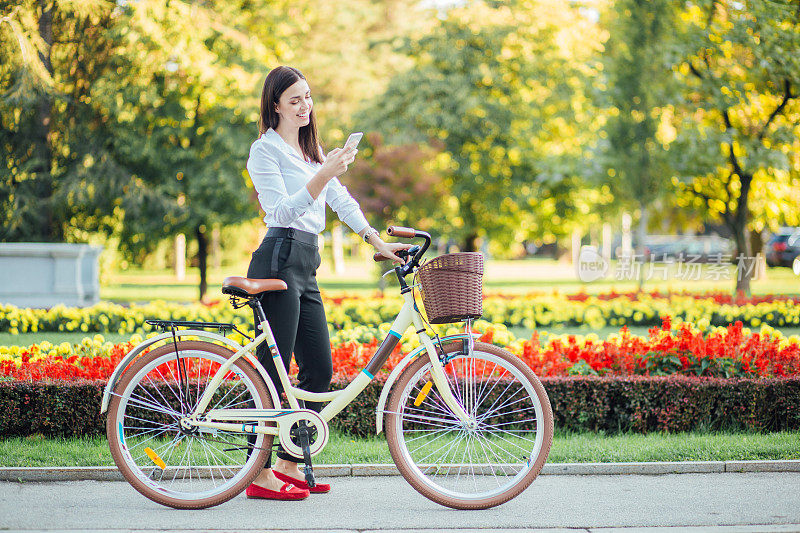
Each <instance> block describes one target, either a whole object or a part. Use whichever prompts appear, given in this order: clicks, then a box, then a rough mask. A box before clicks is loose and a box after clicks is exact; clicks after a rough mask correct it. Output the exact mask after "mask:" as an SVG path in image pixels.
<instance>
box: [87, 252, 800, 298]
mask: <svg viewBox="0 0 800 533" xmlns="http://www.w3.org/2000/svg"><path fill="white" fill-rule="evenodd" d="M344 265H345V267H344V270H343V271H342V272H340V273H336V272H333V270H332V262H331V261H329V260H324V261H323V263H322V266H321V267H320V268H319V270H318V271H317V279H318V282H319V285H320V288H321V289H322V291H323V292H325V293H329V294H332V295H339V294H359V295H365V296H368V295H370V294H374V293H375V292H376V291H377V290H378V275H379V273H380V272H382V271H385V270H388V269H389V264H388V263H382V264H380V265H377V264H374V263H373V262H372V261H371V260H366V259H364V260H362V259H353V258H348V259H346V260H345V263H344ZM699 266H700V268H699V269H697V271H691V272H687V271H684V272H678V270H677V267H676V266H675V265H663V264H655V265H654V266H653V267H652V272H651V271H650V270H651V269H650V267H649V266H648V264H645V265H644V267H643V269H642V272H643V277H644V278H645V284H644V288H645V290H648V291H653V290H658V291H660V292H667V291H670V292H680V291H684V290H685V291H692V292H705V291H719V292H723V293H733V291H734V287H735V285H736V275H737V274H736V270H735V266H734V265H724V266H720V265H707V264H706V265H699ZM618 268H622V267H620V266H618V265H617V263H616V262H612V264H611V266H610V268H609V275H608V277H607V278H606V279H603V280H598V281H592V282H583V281H580V279H579V278H578V276H577V274H576V272H575V268H574V267H573V266H572V265H570V264H569V263H560V262H557V261H555V260H552V259H538V258H537V259H520V260H514V261H495V260H489V261H487V262H486V266H485V274H484V280H483V282H484V292H486V293H512V294H524V293H529V292H547V293H552V292H558V293H561V294H572V293H577V292H585V293H587V294H598V293H605V292H610V291H612V290H614V291H617V292H629V291H635V290H636V289H637V288H638V282H637V281H635V280H631V279H624V277H625V276H624V275H623V271H621V270H618ZM246 272H247V264H246V263H242V264H240V265H235V266H227V267H222V268H218V269H209V273H208V294H207V298H209V299H212V300H214V299H221V298H223V295H222V293H221V292H220V288H221V287H222V281H223V280H224V279H225V278H226V277H227V276H243V275H245V274H246ZM665 276H666V279H664V277H665ZM617 278H619V279H617ZM385 280H386V289H385V290H386V293H388V294H389V295H391V294H394V293H396V292H398V291H397V282H396V281H395V280H394V279H393V277H392V276H387V277H386V278H385ZM199 283H200V276H199V272H198V269H196V268H189V269H188V270H187V272H186V277H185V279H184V280H183V281H178V280H177V278H176V276H175V273H174V272H171V271H168V270H161V271H146V270H137V269H131V270H128V271H124V272H118V273H115V274H113V275H111V276H110V277H109V280H108V282H107V283H106V284H105V285H103V286H102V287H101V289H100V295H101V297H102V298H103V299H104V300H111V301H116V302H134V301H149V300H156V299H159V300H171V301H184V302H190V301H197V299H198V297H199V290H198V285H199ZM751 289H752V294H754V295H763V294H790V295H796V296H798V295H800V277H798V276H796V275H795V274H794V272H792V270H791V269H790V268H785V267H775V268H769V269H767V274H766V276H765V277H764V278H762V279H757V280H753V281H752V282H751Z"/></svg>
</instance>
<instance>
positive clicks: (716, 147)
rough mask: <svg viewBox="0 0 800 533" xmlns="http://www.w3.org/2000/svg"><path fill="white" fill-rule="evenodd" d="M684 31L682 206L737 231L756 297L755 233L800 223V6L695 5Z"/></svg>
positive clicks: (758, 0)
mask: <svg viewBox="0 0 800 533" xmlns="http://www.w3.org/2000/svg"><path fill="white" fill-rule="evenodd" d="M681 22H682V27H681V30H680V32H679V33H678V35H677V36H676V38H675V39H674V40H673V41H672V45H673V46H672V49H673V52H674V53H675V57H676V67H675V69H676V71H677V76H678V78H679V80H680V81H681V83H682V84H683V87H682V89H683V90H682V93H681V98H680V99H679V100H678V101H677V102H676V104H675V109H674V110H673V111H672V113H674V115H675V122H676V124H677V138H676V139H675V140H674V142H673V143H672V144H671V146H670V154H672V155H674V157H673V158H672V164H673V166H674V168H675V169H676V174H677V178H676V179H675V184H676V186H677V187H678V189H679V191H680V192H681V193H682V195H683V199H682V201H683V205H685V206H693V207H695V208H698V209H701V210H702V211H703V212H704V213H705V214H706V216H707V217H708V218H710V219H712V220H714V219H715V220H721V221H722V222H723V223H724V224H725V226H726V227H727V228H729V230H730V231H731V233H732V234H733V236H734V239H735V242H736V246H737V252H738V254H739V255H740V256H742V258H741V259H740V260H738V261H737V263H738V266H739V275H738V276H737V284H736V290H737V291H743V292H745V293H749V292H750V279H751V277H752V274H753V271H754V261H753V260H752V259H751V257H752V255H753V250H752V249H751V245H750V240H749V239H748V238H747V229H748V227H749V226H750V225H751V223H752V222H753V221H756V222H760V224H762V225H763V224H764V222H765V219H773V222H772V224H773V225H776V223H777V222H778V221H779V220H780V219H781V218H785V219H791V218H794V219H796V210H797V206H796V203H795V204H792V203H791V202H792V198H794V199H795V200H796V198H797V192H796V184H797V182H796V181H794V180H795V179H796V177H797V175H798V168H800V162H799V161H798V157H797V153H798V141H797V139H798V137H799V136H800V103H799V102H798V95H800V2H798V1H797V0H766V1H763V0H755V1H736V2H734V1H723V0H714V1H706V2H690V3H688V4H687V7H686V9H685V10H684V12H683V13H682V15H681ZM756 209H757V210H758V211H756ZM792 213H794V214H792Z"/></svg>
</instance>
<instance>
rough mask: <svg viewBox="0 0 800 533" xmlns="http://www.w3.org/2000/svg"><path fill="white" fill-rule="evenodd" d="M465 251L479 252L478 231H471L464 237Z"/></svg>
mask: <svg viewBox="0 0 800 533" xmlns="http://www.w3.org/2000/svg"><path fill="white" fill-rule="evenodd" d="M463 251H465V252H477V251H478V234H477V233H474V232H473V233H470V234H469V235H467V236H466V238H465V239H464V250H463Z"/></svg>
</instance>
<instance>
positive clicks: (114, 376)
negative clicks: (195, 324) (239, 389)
mask: <svg viewBox="0 0 800 533" xmlns="http://www.w3.org/2000/svg"><path fill="white" fill-rule="evenodd" d="M175 336H176V337H200V338H203V337H205V338H206V339H212V340H215V341H219V342H221V343H223V344H225V345H227V346H228V347H229V348H230V349H231V350H232V351H233V352H234V353H236V352H239V351H240V350H243V349H244V348H243V347H242V345H241V344H239V343H238V342H235V341H232V340H231V339H229V338H228V337H225V336H223V335H218V334H216V333H210V332H208V331H202V330H196V329H182V330H179V331H176V332H175ZM165 339H172V332H171V331H168V332H166V333H162V334H161V335H157V336H155V337H152V338H150V339H147V340H146V341H144V342H142V343H140V344H137V345H136V346H134V348H133V349H132V350H131V351H130V352H128V355H126V356H125V358H124V359H122V361H120V362H119V364H118V365H117V367H116V368H115V369H114V372H112V373H111V377H109V378H108V383H107V384H106V389H105V391H104V392H103V402H102V403H101V405H100V413H105V412H106V410H107V409H108V404H109V402H110V401H111V393H112V392H113V391H114V387H116V385H117V382H118V381H119V378H120V376H121V375H122V371H123V370H125V369H126V368H127V367H128V365H129V364H131V362H132V361H133V360H134V359H135V358H136V357H137V356H139V355H140V354H141V353H142V352H143V351H144V350H145V349H147V348H149V347H150V346H152V345H154V344H156V343H157V342H160V341H163V340H165ZM244 357H245V358H246V359H247V360H248V361H250V364H252V365H253V366H254V367H255V368H256V370H258V373H259V374H261V377H262V378H264V382H265V383H266V384H267V388H268V389H269V395H270V396H271V397H272V405H273V407H275V408H277V407H279V406H280V405H281V402H280V397H279V396H278V391H277V390H276V389H275V385H274V384H273V383H272V379H271V378H270V377H269V374H267V371H266V370H265V369H264V367H263V366H262V365H261V363H259V362H258V359H257V358H256V357H255V356H254V355H253V353H252V352H250V353H246V354H245V355H244Z"/></svg>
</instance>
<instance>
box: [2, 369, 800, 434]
mask: <svg viewBox="0 0 800 533" xmlns="http://www.w3.org/2000/svg"><path fill="white" fill-rule="evenodd" d="M542 382H543V384H544V386H545V389H546V390H547V394H548V396H549V397H550V402H551V404H552V406H553V413H554V415H555V425H556V428H559V429H561V430H572V431H605V432H609V433H616V432H627V431H633V432H642V433H646V432H650V431H667V432H680V431H692V430H757V431H785V430H798V429H800V378H784V379H758V380H753V379H722V378H687V377H682V376H670V377H645V376H636V377H626V378H599V377H592V376H572V377H565V378H545V379H543V380H542ZM345 385H346V383H344V382H336V383H334V384H333V385H332V388H334V389H339V388H342V387H344V386H345ZM104 386H105V382H103V381H78V382H57V381H51V382H30V381H4V382H0V437H15V436H27V435H33V434H41V435H44V436H46V437H72V436H78V435H101V434H103V433H104V431H105V429H104V423H105V416H104V415H100V412H99V407H100V401H101V398H102V395H103V388H104ZM381 386H382V383H381V382H380V381H377V380H376V381H374V382H373V383H372V384H370V385H369V386H368V387H367V389H366V390H365V391H364V392H363V393H362V394H361V396H359V397H358V398H357V399H356V400H355V401H353V403H351V404H350V405H349V406H348V407H347V409H345V410H344V411H343V412H342V413H341V414H339V416H338V417H336V418H335V419H334V420H332V421H331V426H332V427H334V428H337V429H340V430H343V431H345V432H348V433H350V434H353V435H358V436H366V435H372V434H374V433H375V406H376V405H377V402H378V397H379V395H380V392H381Z"/></svg>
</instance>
